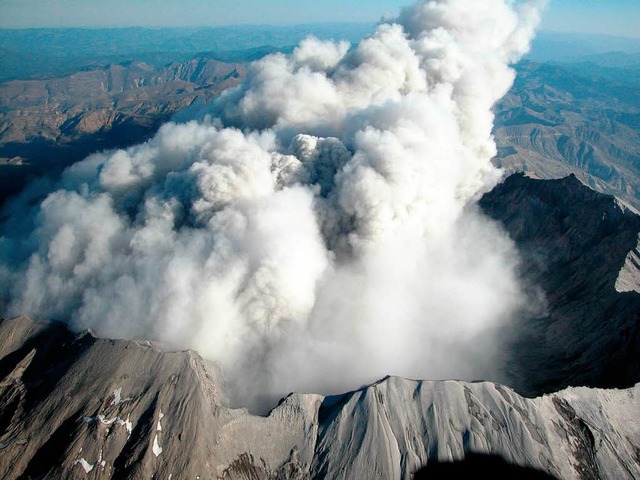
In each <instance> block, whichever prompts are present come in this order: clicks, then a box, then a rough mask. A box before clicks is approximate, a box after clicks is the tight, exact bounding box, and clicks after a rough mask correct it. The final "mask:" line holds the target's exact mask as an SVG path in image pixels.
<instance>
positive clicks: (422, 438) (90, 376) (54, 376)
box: [0, 317, 640, 479]
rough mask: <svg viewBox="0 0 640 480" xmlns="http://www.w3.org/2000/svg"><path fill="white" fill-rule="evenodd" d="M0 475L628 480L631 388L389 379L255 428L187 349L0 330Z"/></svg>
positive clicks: (633, 460)
mask: <svg viewBox="0 0 640 480" xmlns="http://www.w3.org/2000/svg"><path fill="white" fill-rule="evenodd" d="M0 345H1V354H2V359H1V360H0V369H1V372H0V373H1V374H2V377H3V379H2V381H1V383H0V477H2V478H7V479H15V478H56V479H72V478H147V479H148V478H164V479H166V478H174V479H181V478H198V477H199V478H201V479H207V478H225V479H262V478H331V479H339V478H345V479H347V478H383V479H391V478H410V476H411V473H412V472H414V471H415V470H416V469H417V468H419V467H420V466H422V465H424V464H426V463H427V462H429V461H433V460H449V459H460V458H463V457H464V455H465V452H471V451H474V452H491V453H498V454H501V455H503V456H504V457H505V458H506V459H507V460H509V461H511V462H514V463H517V464H520V465H528V466H533V467H537V468H539V469H543V470H545V471H547V472H549V473H551V474H553V475H555V476H557V477H560V478H615V479H620V478H638V477H639V476H640V466H639V462H640V424H638V422H635V421H630V420H632V419H634V418H636V417H637V414H638V412H639V411H640V408H639V407H640V384H639V385H636V386H635V387H633V388H629V389H626V390H598V389H588V388H570V389H567V390H564V391H561V392H559V393H555V394H551V395H547V396H544V397H540V398H535V399H526V398H523V397H521V396H519V395H517V394H516V393H515V392H514V391H512V390H511V389H508V388H506V387H503V386H500V385H497V384H493V383H464V382H459V381H440V382H427V381H413V380H406V379H403V378H398V377H389V378H385V379H383V380H381V381H380V382H378V383H376V384H373V385H370V386H367V387H363V388H362V389H360V390H357V391H355V392H351V393H347V394H344V395H340V396H333V397H323V396H320V395H313V394H292V395H290V396H288V397H287V398H285V399H284V400H283V401H282V402H281V403H280V405H278V406H277V407H276V408H275V409H274V410H272V411H271V412H270V414H269V415H268V416H267V417H259V416H254V415H251V414H249V413H248V412H247V411H246V410H243V409H235V410H234V409H229V408H226V407H224V406H223V405H224V398H223V397H222V395H221V393H220V388H221V386H222V379H221V378H220V375H219V373H218V372H217V370H216V369H215V368H214V367H212V366H211V365H208V364H207V363H206V362H205V361H204V360H203V359H202V358H200V357H199V356H198V355H197V354H196V353H194V352H191V351H183V352H171V353H167V352H161V351H160V350H158V349H156V348H155V347H153V346H149V345H147V344H144V343H139V342H134V341H123V340H104V339H97V338H95V337H93V336H92V335H91V334H90V333H89V332H85V333H82V334H79V335H74V334H72V333H70V332H69V331H68V330H66V328H65V327H64V326H63V325H62V324H58V323H38V322H33V321H31V320H30V319H28V318H26V317H19V318H15V319H12V320H2V322H1V323H0Z"/></svg>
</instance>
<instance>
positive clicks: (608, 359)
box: [480, 174, 640, 395]
mask: <svg viewBox="0 0 640 480" xmlns="http://www.w3.org/2000/svg"><path fill="white" fill-rule="evenodd" d="M480 205H481V207H482V208H483V210H484V211H485V212H486V213H487V214H488V215H490V216H491V217H493V218H494V219H496V220H498V221H499V222H500V223H502V225H504V227H505V228H506V230H507V232H508V233H509V235H510V236H511V238H512V239H513V240H514V241H515V242H516V244H517V245H518V249H519V251H520V254H521V257H522V265H521V271H522V274H523V276H525V278H527V279H528V281H529V282H530V284H531V285H536V286H538V287H539V288H540V289H541V290H542V292H543V293H544V297H545V304H546V306H545V309H544V310H545V311H544V313H543V314H542V316H539V317H537V318H533V319H525V320H522V321H520V322H518V323H516V326H515V329H516V333H515V336H516V338H517V340H516V345H515V346H514V347H513V348H512V352H514V353H512V355H511V356H512V358H511V359H510V360H509V361H508V362H507V363H508V364H509V366H510V369H511V372H510V374H511V376H512V378H513V380H512V382H513V385H514V386H516V389H517V390H518V391H521V392H525V393H527V394H531V395H538V394H540V393H542V392H549V391H553V390H556V389H559V388H563V387H565V386H568V385H591V386H598V387H628V386H631V385H633V384H634V383H635V382H637V381H638V380H640V359H639V358H638V355H637V352H638V351H640V313H639V312H640V295H638V291H639V290H640V281H639V276H638V269H637V260H634V259H637V247H638V233H640V217H639V216H638V215H636V214H635V213H633V212H632V211H630V210H629V209H627V208H626V207H625V206H624V205H622V204H621V203H620V202H619V201H618V200H616V199H615V198H614V197H611V196H607V195H602V194H600V193H597V192H595V191H593V190H591V189H590V188H588V187H586V186H585V185H583V184H582V183H581V182H580V181H579V180H578V179H577V178H576V177H575V176H569V177H567V178H563V179H560V180H535V179H531V178H528V177H526V176H524V175H522V174H517V175H512V176H511V177H509V178H507V179H506V181H505V182H504V183H502V184H501V185H498V186H497V187H496V188H495V189H494V190H493V191H491V192H490V193H488V194H486V195H485V196H484V197H483V199H482V200H481V202H480Z"/></svg>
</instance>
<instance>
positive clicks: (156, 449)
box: [152, 433, 162, 457]
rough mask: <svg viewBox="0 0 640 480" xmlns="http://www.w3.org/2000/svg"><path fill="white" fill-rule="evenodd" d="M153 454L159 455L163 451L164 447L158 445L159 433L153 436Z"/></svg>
mask: <svg viewBox="0 0 640 480" xmlns="http://www.w3.org/2000/svg"><path fill="white" fill-rule="evenodd" d="M152 450H153V454H154V455H155V456H156V457H158V456H159V455H160V454H161V453H162V447H161V446H160V445H158V434H157V433H156V436H155V437H154V438H153V448H152Z"/></svg>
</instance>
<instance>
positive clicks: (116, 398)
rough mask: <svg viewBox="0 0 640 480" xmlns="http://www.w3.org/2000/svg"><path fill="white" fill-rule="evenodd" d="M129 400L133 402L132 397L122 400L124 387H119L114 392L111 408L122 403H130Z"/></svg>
mask: <svg viewBox="0 0 640 480" xmlns="http://www.w3.org/2000/svg"><path fill="white" fill-rule="evenodd" d="M129 400H131V397H125V398H122V387H118V388H116V389H115V390H114V391H113V400H112V401H111V403H110V404H109V406H110V407H113V406H116V405H119V404H121V403H124V402H128V401H129Z"/></svg>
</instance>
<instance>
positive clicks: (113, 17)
mask: <svg viewBox="0 0 640 480" xmlns="http://www.w3.org/2000/svg"><path fill="white" fill-rule="evenodd" d="M411 3H413V2H408V1H403V0H357V1H353V2H350V3H349V4H347V5H345V4H340V3H339V2H337V1H336V0H323V1H322V2H311V1H309V0H302V1H301V2H297V3H296V8H291V7H290V5H289V4H288V2H287V1H286V0H278V1H275V2H269V4H270V5H269V6H268V8H266V7H265V6H264V2H261V1H260V0H242V1H240V2H238V4H237V5H236V6H235V7H233V8H231V9H229V8H228V5H223V4H222V3H221V2H219V1H218V0H215V1H209V2H204V1H203V0H187V1H186V2H182V3H180V4H177V3H176V2H173V1H171V0H159V1H155V2H154V1H151V0H137V1H134V2H128V3H127V2H126V1H125V0H110V1H105V2H102V3H100V4H95V3H94V2H92V1H91V0H20V1H18V0H5V1H4V2H0V29H7V30H9V29H11V30H16V29H21V30H22V29H73V28H77V29H92V30H100V29H121V28H122V29H124V28H143V29H144V28H146V29H163V28H172V29H181V28H184V29H192V28H193V29H206V28H212V29H213V28H225V27H236V28H237V27H274V28H283V27H296V26H305V25H322V24H373V23H376V22H378V21H380V20H381V19H382V18H385V17H389V16H395V15H397V13H398V12H399V11H400V9H401V8H402V7H404V6H407V5H410V4H411ZM72 7H73V8H72ZM223 7H224V9H223ZM223 10H224V11H223ZM151 12H153V13H151ZM150 13H151V14H150ZM540 31H543V32H553V33H567V34H577V35H580V34H587V35H606V36H613V37H623V38H632V39H640V2H637V1H635V0H607V1H596V0H591V1H580V0H551V1H550V2H549V4H548V5H547V8H546V10H545V13H544V14H543V18H542V24H541V28H540Z"/></svg>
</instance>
